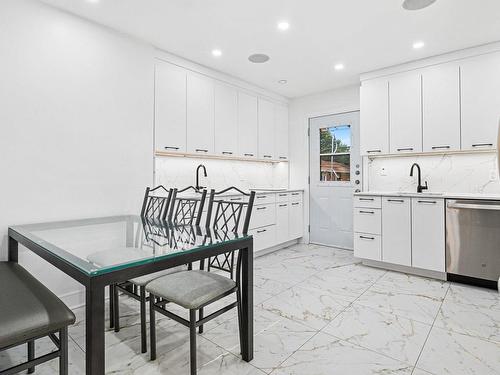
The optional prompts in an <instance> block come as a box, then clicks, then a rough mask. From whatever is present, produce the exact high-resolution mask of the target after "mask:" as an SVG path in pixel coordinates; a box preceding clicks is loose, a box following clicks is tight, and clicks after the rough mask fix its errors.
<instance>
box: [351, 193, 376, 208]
mask: <svg viewBox="0 0 500 375" xmlns="http://www.w3.org/2000/svg"><path fill="white" fill-rule="evenodd" d="M354 207H368V208H381V207H382V197H374V196H371V195H356V196H355V197H354Z"/></svg>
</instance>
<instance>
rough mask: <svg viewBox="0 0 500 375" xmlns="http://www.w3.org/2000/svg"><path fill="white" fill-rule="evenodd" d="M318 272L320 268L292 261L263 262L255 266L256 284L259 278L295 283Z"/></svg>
mask: <svg viewBox="0 0 500 375" xmlns="http://www.w3.org/2000/svg"><path fill="white" fill-rule="evenodd" d="M316 273H318V270H317V269H315V268H314V267H313V266H309V265H307V264H298V263H291V262H280V263H273V264H263V265H259V266H255V268H254V279H255V282H254V284H255V285H257V286H259V280H273V281H279V282H282V283H287V284H291V285H294V284H297V283H300V282H301V281H304V280H305V279H307V278H309V277H311V276H312V275H314V274H316Z"/></svg>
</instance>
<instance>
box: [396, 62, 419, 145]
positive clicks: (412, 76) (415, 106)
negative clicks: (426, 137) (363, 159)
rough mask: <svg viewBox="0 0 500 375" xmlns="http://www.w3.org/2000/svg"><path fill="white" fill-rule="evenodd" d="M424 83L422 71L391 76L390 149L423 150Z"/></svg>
mask: <svg viewBox="0 0 500 375" xmlns="http://www.w3.org/2000/svg"><path fill="white" fill-rule="evenodd" d="M421 88H422V82H421V75H420V73H419V72H410V73H402V74H396V75H394V76H391V77H390V78H389V129H390V152H391V153H393V154H401V153H408V152H422V90H421Z"/></svg>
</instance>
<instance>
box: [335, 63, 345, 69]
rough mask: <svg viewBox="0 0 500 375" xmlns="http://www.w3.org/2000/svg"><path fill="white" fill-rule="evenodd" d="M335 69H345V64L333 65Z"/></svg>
mask: <svg viewBox="0 0 500 375" xmlns="http://www.w3.org/2000/svg"><path fill="white" fill-rule="evenodd" d="M333 69H335V70H342V69H344V64H335V65H334V66H333Z"/></svg>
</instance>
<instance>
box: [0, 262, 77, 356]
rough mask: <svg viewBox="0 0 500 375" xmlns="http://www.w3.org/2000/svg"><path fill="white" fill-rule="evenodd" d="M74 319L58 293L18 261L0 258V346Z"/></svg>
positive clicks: (19, 340) (14, 342) (31, 336)
mask: <svg viewBox="0 0 500 375" xmlns="http://www.w3.org/2000/svg"><path fill="white" fill-rule="evenodd" d="M74 322H75V315H74V314H73V312H72V311H71V310H70V309H69V308H68V307H66V305H65V304H64V303H63V302H62V301H61V300H60V299H59V298H57V296H56V295H55V294H54V293H52V292H51V291H50V290H48V289H47V288H46V287H45V286H43V285H42V283H40V282H39V281H38V280H37V279H35V278H34V277H33V276H32V275H31V274H30V273H29V272H28V271H26V270H25V269H24V268H23V267H21V266H20V265H19V264H17V263H13V262H0V348H5V347H8V346H11V345H15V344H18V343H22V342H24V341H26V340H28V339H31V338H34V337H38V336H44V335H48V334H49V333H51V332H55V331H57V330H59V329H61V328H63V327H66V326H68V325H71V324H73V323H74Z"/></svg>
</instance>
